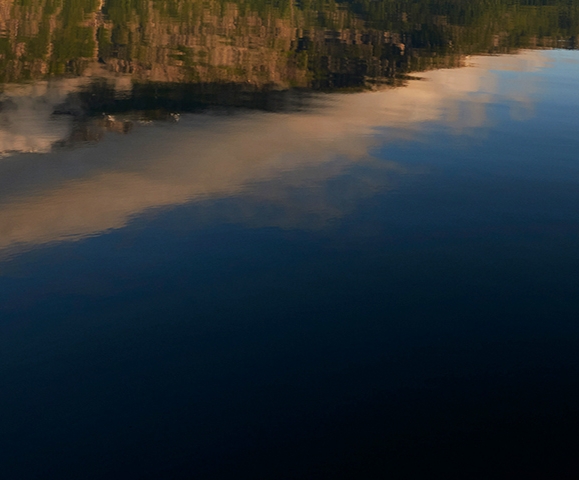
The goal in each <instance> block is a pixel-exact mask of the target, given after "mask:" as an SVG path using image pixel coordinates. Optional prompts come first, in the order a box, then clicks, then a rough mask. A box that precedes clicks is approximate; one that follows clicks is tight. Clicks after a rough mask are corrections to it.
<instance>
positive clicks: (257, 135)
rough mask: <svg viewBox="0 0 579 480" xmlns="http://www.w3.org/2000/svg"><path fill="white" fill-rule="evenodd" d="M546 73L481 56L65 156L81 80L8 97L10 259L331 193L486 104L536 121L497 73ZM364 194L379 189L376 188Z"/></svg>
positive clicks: (4, 127)
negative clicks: (206, 213) (396, 82)
mask: <svg viewBox="0 0 579 480" xmlns="http://www.w3.org/2000/svg"><path fill="white" fill-rule="evenodd" d="M547 62H548V57H547V56H546V55H544V53H543V52H541V51H529V52H524V53H522V54H520V55H517V56H502V57H475V58H472V59H469V62H468V63H469V66H468V67H467V68H461V69H454V70H438V71H432V72H427V73H425V74H423V75H422V77H423V79H422V80H412V81H409V83H408V85H407V86H406V87H404V88H397V89H387V90H383V91H379V92H365V93H356V94H348V95H344V94H336V95H325V96H321V97H319V98H318V99H317V100H316V101H317V102H318V103H319V105H318V106H317V107H316V108H314V109H312V110H310V111H305V112H297V113H247V114H239V115H235V116H219V115H207V114H203V115H184V116H183V118H182V121H181V122H179V123H178V124H176V125H174V124H157V125H154V126H141V127H137V128H135V129H134V130H133V131H132V132H131V134H130V135H126V136H119V135H113V134H110V135H107V136H105V138H104V139H103V140H102V141H101V142H100V143H98V144H96V145H92V146H84V147H82V148H77V149H75V150H59V151H50V150H51V146H52V145H53V144H54V142H55V141H57V140H60V139H63V138H65V137H66V136H67V135H69V134H70V129H71V128H72V127H71V123H69V122H70V120H66V119H65V120H61V121H55V120H54V118H53V117H52V116H51V112H52V110H53V109H54V106H55V105H57V104H59V103H61V102H62V101H63V100H64V98H65V97H66V95H67V94H68V93H69V92H72V91H74V90H75V89H77V88H78V86H79V83H78V80H77V81H73V80H63V81H54V82H51V83H43V84H37V85H28V86H8V87H6V88H5V90H4V93H3V99H4V102H5V105H8V106H9V107H10V108H5V109H4V110H3V111H2V112H1V124H0V152H2V153H3V154H4V155H5V157H4V158H3V159H0V188H1V193H0V249H2V250H6V249H11V247H14V246H17V245H35V244H43V243H47V242H55V241H63V240H70V239H78V238H82V237H85V236H89V235H95V234H98V233H100V232H103V231H106V230H110V229H115V228H121V227H123V226H124V225H126V224H127V222H128V221H129V220H130V219H131V218H132V217H134V216H135V215H138V214H140V213H142V212H145V211H147V210H149V209H151V208H155V207H163V206H169V205H177V204H183V203H186V202H190V201H192V200H196V199H207V198H221V197H228V196H234V195H242V194H250V193H251V192H252V191H253V187H254V186H255V185H256V184H260V183H263V182H266V181H268V180H271V179H276V189H275V192H271V198H272V200H273V199H274V198H275V199H277V200H276V201H283V199H284V198H285V199H286V200H287V201H291V200H290V196H288V195H284V194H283V192H281V190H283V189H284V188H286V187H287V188H293V187H295V186H303V185H308V184H310V183H312V182H313V183H318V184H319V183H323V182H325V181H326V180H327V179H329V178H331V177H335V176H337V175H339V174H340V172H343V171H344V170H345V169H346V168H349V166H351V165H353V164H354V163H356V162H371V161H372V160H371V157H370V154H369V152H370V151H371V150H372V148H374V147H375V146H377V145H381V144H384V143H386V142H388V141H391V140H397V139H400V138H411V137H412V135H413V134H414V133H415V132H419V131H420V130H421V129H423V128H425V126H426V125H429V124H431V122H437V123H443V124H445V125H447V126H448V127H449V128H452V129H457V130H464V129H465V128H475V127H480V126H483V125H484V124H485V122H487V116H486V111H485V108H486V105H488V104H489V103H491V102H493V101H496V99H497V96H500V97H501V98H502V101H504V98H505V95H506V96H507V97H508V98H509V100H511V101H512V102H514V103H513V105H517V108H518V109H521V108H522V109H523V110H528V108H529V105H530V101H529V100H528V98H527V94H528V93H532V90H533V85H532V84H528V83H524V84H522V85H523V88H521V84H519V86H518V88H512V87H511V85H510V84H507V85H502V84H500V83H501V82H500V81H499V78H498V77H497V75H496V73H495V72H497V71H501V70H508V71H523V72H528V71H535V70H537V69H540V68H543V67H545V66H546V65H547ZM378 132H379V133H378ZM14 152H21V154H20V155H14ZM22 152H44V153H43V154H42V155H30V154H22ZM9 153H11V155H10V156H6V155H7V154H9ZM377 163H380V165H382V167H384V165H386V168H401V167H396V166H395V165H387V164H386V163H385V162H377ZM363 187H364V188H370V189H371V188H373V187H372V185H371V182H369V183H368V184H367V185H365V186H363ZM374 187H375V188H381V187H380V185H374ZM382 187H383V185H382ZM263 192H267V189H265V190H263ZM263 192H262V193H261V195H262V196H265V197H264V201H267V198H266V197H267V196H268V194H266V193H263ZM358 194H360V192H357V193H352V192H350V195H358ZM313 203H314V204H313V205H309V206H308V209H309V210H312V209H314V210H315V209H319V210H320V212H322V213H321V214H320V215H319V216H318V217H317V218H323V219H328V218H333V217H337V216H340V215H341V213H342V212H341V211H340V208H335V207H330V206H329V205H328V204H327V203H325V202H324V201H321V200H320V199H319V198H318V199H317V200H316V201H313ZM280 222H281V220H280ZM281 223H283V222H281ZM286 223H287V222H286ZM290 223H291V222H290ZM284 226H290V225H289V224H286V225H284Z"/></svg>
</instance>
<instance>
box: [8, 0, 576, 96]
mask: <svg viewBox="0 0 579 480" xmlns="http://www.w3.org/2000/svg"><path fill="white" fill-rule="evenodd" d="M513 3H517V2H512V1H510V0H509V1H507V0H500V1H498V2H492V4H489V2H485V1H481V0H473V1H469V2H466V3H464V2H458V3H457V2H452V1H450V0H435V1H434V2H432V1H430V2H425V1H413V2H408V1H402V2H399V1H397V2H392V1H385V2H378V3H375V2H370V3H368V2H363V1H350V2H321V3H320V2H313V3H304V2H293V1H283V0H282V1H273V2H267V1H266V2H262V1H259V0H237V1H219V0H211V1H204V2H198V1H195V0H178V1H175V0H172V1H168V2H148V1H144V0H129V1H120V0H54V1H50V2H48V1H47V0H32V1H26V2H24V1H22V0H0V72H1V73H0V81H4V82H20V81H26V80H28V79H40V78H45V77H47V76H54V75H63V74H66V75H87V74H88V75H90V72H89V73H87V70H89V71H90V70H91V68H90V65H92V64H94V63H95V62H99V63H100V64H101V65H102V66H104V70H106V71H107V72H109V73H111V74H123V75H128V76H130V77H131V80H132V81H133V82H137V83H142V82H161V83H167V82H171V83H176V82H179V83H183V82H187V83H204V84H213V83H218V84H224V83H230V84H245V85H246V86H248V87H253V88H266V87H269V88H276V89H286V88H290V87H302V88H307V87H314V88H346V87H360V86H363V85H367V84H369V83H370V84H371V83H374V82H383V81H387V80H388V79H392V78H394V77H396V76H397V75H400V74H405V73H409V72H412V71H417V70H425V69H429V68H437V67H448V66H455V65H459V64H460V62H461V56H462V55H464V54H474V53H505V52H508V51H510V50H512V49H516V48H521V47H527V48H532V47H544V46H559V47H561V46H568V47H572V46H574V39H575V38H576V35H577V33H579V32H578V25H579V6H577V5H569V2H565V1H561V0H554V1H551V2H549V4H548V5H543V6H541V7H534V6H528V5H525V3H526V2H521V5H513Z"/></svg>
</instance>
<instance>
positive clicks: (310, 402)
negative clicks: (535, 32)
mask: <svg viewBox="0 0 579 480" xmlns="http://www.w3.org/2000/svg"><path fill="white" fill-rule="evenodd" d="M470 62H471V66H470V67H466V68H462V69H455V70H439V71H433V72H429V73H427V74H424V75H423V77H424V78H425V79H424V80H416V81H411V82H410V83H409V84H408V85H407V86H406V87H401V88H397V89H386V90H384V91H380V92H366V93H354V94H332V95H324V96H321V97H314V98H312V99H311V105H310V106H309V107H308V108H306V109H305V110H301V109H299V110H297V111H295V112H293V113H291V112H290V113H255V112H254V113H250V112H246V111H240V112H237V113H235V114H227V115H226V114H223V113H219V112H217V113H214V112H213V113H212V112H209V113H203V114H188V115H182V116H181V117H180V118H179V121H178V122H177V123H175V122H173V123H171V122H165V121H163V122H161V121H159V122H153V123H152V124H149V123H146V122H141V123H138V122H135V124H134V127H133V129H132V130H131V132H129V134H127V135H121V134H119V133H115V132H114V131H109V132H108V133H106V134H104V137H103V138H102V139H100V141H99V142H92V143H91V142H89V143H80V144H77V145H75V146H74V147H70V146H69V147H62V148H60V149H56V150H55V149H51V150H50V149H49V150H45V151H44V153H42V147H41V146H40V147H38V146H37V147H35V149H36V150H37V151H41V152H40V153H27V151H26V148H24V147H22V148H21V149H20V153H18V152H17V153H14V151H15V150H18V149H17V148H15V147H11V148H10V149H8V150H10V151H11V152H12V153H10V155H7V156H5V157H4V158H2V160H1V162H0V184H1V186H2V191H1V192H0V202H1V206H0V244H1V250H0V255H2V262H1V263H0V318H1V320H0V385H1V391H0V456H1V458H2V462H1V464H0V476H1V477H2V478H6V479H28V478H39V479H44V478H55V479H65V478H87V479H88V478H126V479H129V478H131V479H132V478H151V479H161V478H162V479H165V478H192V479H193V478H195V479H197V478H267V479H277V478H292V479H296V478H342V477H346V478H364V479H370V478H430V477H434V476H437V475H442V477H441V478H463V479H466V478H468V479H470V478H491V477H492V478H507V477H508V478H576V475H577V474H578V472H579V463H578V460H577V459H578V458H579V457H578V456H577V451H578V450H577V447H578V446H579V440H578V439H577V428H578V427H579V410H578V408H577V405H578V403H577V402H578V401H579V381H578V378H579V376H578V375H579V354H578V351H579V350H578V348H579V322H578V320H579V301H578V298H579V297H578V294H579V281H578V280H579V276H578V271H579V248H578V247H579V163H578V160H579V158H578V152H579V135H578V132H579V116H578V115H577V112H578V111H579V94H578V91H579V90H577V88H576V85H577V81H579V54H577V53H576V52H568V51H533V52H523V53H521V54H520V55H518V56H498V57H473V58H472V59H471V60H470ZM63 88H64V87H63ZM5 94H6V95H12V99H13V101H14V102H15V103H16V104H18V101H19V100H18V99H21V98H22V95H24V94H18V93H10V91H8V90H7V91H5ZM18 95H21V96H20V97H19V96H18ZM22 108H25V107H22ZM35 118H37V119H38V118H40V117H39V115H36V116H35ZM52 121H53V120H50V121H49V120H47V121H46V125H52V124H51V123H50V122H52ZM111 121H112V120H111ZM39 122H40V120H39ZM40 123H41V122H40ZM43 125H44V124H43ZM38 128H39V129H40V128H42V129H43V130H42V131H43V132H46V131H48V130H47V129H48V127H47V126H42V127H38ZM50 128H52V127H50ZM54 128H56V127H54ZM59 128H60V127H59ZM62 128H64V131H66V128H68V127H67V125H66V124H65V125H64V126H63V127H62ZM51 131H52V130H50V132H51ZM50 132H49V133H50ZM49 133H43V134H42V135H44V136H45V137H46V138H52V137H49ZM42 135H40V136H39V137H38V138H44V137H42ZM55 135H56V134H55ZM57 136H58V135H57ZM11 141H12V140H11ZM50 141H52V140H50ZM14 144H16V142H15V141H13V143H12V145H14ZM29 150H30V149H29Z"/></svg>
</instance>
